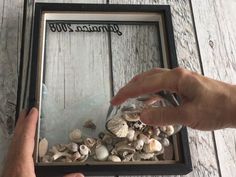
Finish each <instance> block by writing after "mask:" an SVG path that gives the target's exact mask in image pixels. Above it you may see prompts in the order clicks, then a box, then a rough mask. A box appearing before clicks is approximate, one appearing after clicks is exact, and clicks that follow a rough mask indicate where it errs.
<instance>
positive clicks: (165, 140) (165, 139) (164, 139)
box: [161, 138, 170, 147]
mask: <svg viewBox="0 0 236 177" xmlns="http://www.w3.org/2000/svg"><path fill="white" fill-rule="evenodd" d="M161 144H162V145H163V146H164V147H167V146H169V145H170V141H169V139H168V138H163V139H161Z"/></svg>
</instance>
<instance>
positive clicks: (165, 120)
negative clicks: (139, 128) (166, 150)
mask: <svg viewBox="0 0 236 177" xmlns="http://www.w3.org/2000/svg"><path fill="white" fill-rule="evenodd" d="M183 118H184V116H183V111H182V107H180V106H179V107H161V108H150V109H147V110H144V111H143V112H142V113H141V117H140V119H141V121H142V122H143V123H145V124H148V125H157V126H164V125H173V124H182V125H183V124H184V122H183V120H184V119H183Z"/></svg>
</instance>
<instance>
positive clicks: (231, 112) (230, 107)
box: [226, 85, 236, 128]
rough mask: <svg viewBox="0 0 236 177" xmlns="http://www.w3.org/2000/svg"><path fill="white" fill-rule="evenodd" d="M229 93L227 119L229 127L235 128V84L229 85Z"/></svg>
mask: <svg viewBox="0 0 236 177" xmlns="http://www.w3.org/2000/svg"><path fill="white" fill-rule="evenodd" d="M229 87H230V94H229V99H228V100H229V102H228V109H227V110H228V113H226V114H227V115H228V119H229V124H230V125H229V127H231V128H236V85H230V86H229Z"/></svg>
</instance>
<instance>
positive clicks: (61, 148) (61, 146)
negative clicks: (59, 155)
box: [55, 144, 67, 152]
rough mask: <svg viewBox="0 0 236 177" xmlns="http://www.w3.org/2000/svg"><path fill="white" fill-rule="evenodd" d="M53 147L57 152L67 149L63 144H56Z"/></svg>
mask: <svg viewBox="0 0 236 177" xmlns="http://www.w3.org/2000/svg"><path fill="white" fill-rule="evenodd" d="M55 147H56V148H57V150H58V151H59V152H63V151H65V150H66V149H67V145H65V144H57V145H56V146H55Z"/></svg>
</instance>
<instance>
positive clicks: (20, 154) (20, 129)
mask: <svg viewBox="0 0 236 177" xmlns="http://www.w3.org/2000/svg"><path fill="white" fill-rule="evenodd" d="M37 120H38V110H37V109H36V108H32V109H31V110H30V112H29V114H28V115H27V112H26V111H23V112H22V113H21V114H20V116H19V119H18V121H17V125H16V128H15V133H14V137H13V140H12V142H11V145H10V148H9V151H8V154H7V158H6V164H5V168H4V171H3V175H2V177H36V175H35V171H34V161H33V157H32V155H33V150H34V137H35V132H36V124H37ZM64 177H83V175H82V174H81V173H73V174H68V175H66V176H64Z"/></svg>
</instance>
